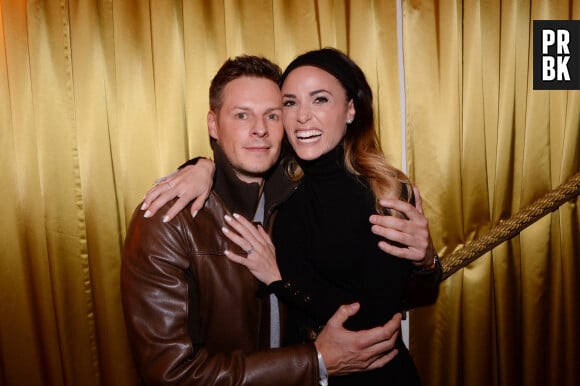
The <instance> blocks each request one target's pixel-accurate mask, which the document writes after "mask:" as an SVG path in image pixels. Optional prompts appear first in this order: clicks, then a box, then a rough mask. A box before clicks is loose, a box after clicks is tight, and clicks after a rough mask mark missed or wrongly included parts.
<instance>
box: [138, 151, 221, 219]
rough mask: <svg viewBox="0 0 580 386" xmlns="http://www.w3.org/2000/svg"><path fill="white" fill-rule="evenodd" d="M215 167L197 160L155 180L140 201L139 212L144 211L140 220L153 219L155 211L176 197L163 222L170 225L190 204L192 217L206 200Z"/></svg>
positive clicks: (207, 161) (206, 160)
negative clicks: (141, 201)
mask: <svg viewBox="0 0 580 386" xmlns="http://www.w3.org/2000/svg"><path fill="white" fill-rule="evenodd" d="M214 171H215V165H214V163H213V161H210V160H208V159H205V158H201V159H200V160H199V161H197V163H196V164H195V165H188V166H186V167H184V168H182V169H180V170H177V171H175V172H173V173H171V174H169V175H167V176H165V177H161V178H158V179H157V180H156V181H155V186H153V187H152V188H151V189H149V191H148V192H147V194H145V198H144V199H143V205H141V210H145V214H144V217H151V216H153V215H154V214H155V213H156V212H157V211H158V210H159V208H161V207H162V206H163V205H165V204H166V203H168V202H169V201H171V200H173V199H174V198H175V197H179V199H178V200H177V201H175V203H174V204H173V205H172V206H171V208H169V210H168V211H167V213H166V214H165V216H164V217H163V222H167V221H170V220H171V219H172V218H173V217H175V215H177V213H179V212H180V211H181V210H182V209H183V208H185V207H186V206H187V204H189V203H190V202H191V201H193V200H194V199H195V201H194V202H193V204H191V215H192V216H193V217H195V216H196V215H197V212H198V211H199V210H200V209H201V208H202V207H203V205H204V203H205V201H206V200H207V198H208V197H209V193H210V192H211V187H212V184H213V173H214Z"/></svg>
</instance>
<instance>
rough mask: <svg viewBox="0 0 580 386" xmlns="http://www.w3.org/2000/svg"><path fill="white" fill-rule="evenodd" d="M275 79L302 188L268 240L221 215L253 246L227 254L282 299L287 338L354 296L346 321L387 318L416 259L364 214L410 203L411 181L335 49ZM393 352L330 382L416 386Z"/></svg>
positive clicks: (399, 303) (355, 70)
mask: <svg viewBox="0 0 580 386" xmlns="http://www.w3.org/2000/svg"><path fill="white" fill-rule="evenodd" d="M280 85H281V90H282V98H283V100H282V103H283V122H284V128H285V131H286V139H287V140H288V142H289V143H290V145H291V147H292V149H293V151H294V157H292V158H290V159H289V160H287V161H286V162H288V167H287V170H288V173H289V174H290V176H291V177H292V178H293V179H295V180H299V181H300V184H299V186H298V188H297V189H296V191H295V192H294V193H293V194H292V196H291V197H290V198H289V199H288V200H287V201H286V202H285V203H283V204H282V205H281V206H280V208H279V213H278V216H277V217H276V221H275V223H274V228H273V232H272V238H273V245H272V243H271V242H270V239H269V237H268V235H267V233H266V232H265V231H264V230H263V229H261V228H255V227H254V226H253V225H252V224H251V223H250V222H248V221H247V220H245V219H243V218H241V217H240V216H236V218H231V217H230V218H226V220H228V222H229V224H230V225H231V226H232V228H233V229H235V230H236V232H237V233H238V234H239V236H238V235H236V234H235V233H234V232H231V231H229V230H228V229H225V230H224V233H225V234H226V235H228V236H229V237H230V238H231V239H232V241H234V242H236V243H237V244H238V245H240V247H242V248H243V249H244V250H247V251H250V252H249V253H248V255H247V256H239V255H236V254H233V253H232V252H227V256H228V257H229V258H230V259H232V260H234V261H236V262H238V263H240V264H243V265H245V266H247V267H248V268H249V269H250V270H251V271H252V273H253V274H254V275H255V276H256V277H257V278H258V279H260V280H261V281H262V282H264V283H265V284H267V285H268V290H269V291H270V292H273V293H275V294H276V295H277V297H278V298H279V299H281V300H283V301H284V303H286V304H287V305H288V315H287V330H288V331H287V339H288V340H287V341H286V342H285V343H286V344H295V343H300V342H305V341H309V340H313V339H315V337H316V334H317V332H318V331H320V328H321V327H322V326H323V325H324V324H325V323H326V321H327V320H328V318H329V317H330V316H331V315H332V314H333V311H334V310H336V308H337V307H338V306H340V305H341V304H346V303H352V302H355V301H356V302H359V303H360V305H361V308H360V311H359V312H358V313H357V314H356V315H355V316H354V317H353V318H351V319H349V321H348V322H347V325H346V327H348V328H350V329H352V330H360V329H366V328H370V327H373V326H376V325H380V324H382V323H385V322H386V321H387V320H389V319H390V318H391V317H392V316H393V315H394V314H395V313H397V312H400V311H402V310H403V307H404V301H405V299H404V296H405V290H406V288H407V283H408V282H409V278H410V275H411V273H412V271H413V264H412V263H411V262H410V261H408V260H404V259H399V258H396V257H393V256H385V255H384V253H383V252H382V251H381V250H380V249H379V248H378V247H377V244H378V243H379V241H380V240H379V237H378V236H376V235H374V234H373V233H371V232H370V230H369V226H368V218H369V216H371V215H372V214H373V213H376V212H381V210H382V208H381V206H380V205H379V199H378V198H379V197H390V198H400V199H401V200H404V201H410V200H412V197H413V195H412V188H411V185H410V184H409V181H408V179H407V178H406V177H405V176H404V175H403V174H402V173H401V172H400V171H398V170H397V169H395V168H393V167H391V166H390V165H388V164H387V163H386V161H385V159H384V157H383V154H382V152H381V151H380V148H379V145H378V140H377V135H376V132H375V128H374V121H373V109H372V92H371V89H370V87H369V85H368V83H367V81H366V79H365V76H364V74H363V72H362V71H361V69H360V68H359V67H358V66H357V65H356V64H355V63H354V62H353V61H352V60H351V59H350V58H348V57H347V56H346V55H344V54H342V53H341V52H339V51H337V50H334V49H322V50H317V51H311V52H308V53H306V54H303V55H301V56H299V57H297V58H296V59H295V60H294V61H293V62H292V63H290V65H289V66H288V68H287V69H286V71H285V72H284V74H283V75H282V78H281V80H280ZM345 203H348V204H347V205H345ZM392 215H393V216H396V217H399V218H404V215H403V214H402V213H398V212H396V211H393V212H392ZM240 236H241V237H240ZM274 246H275V248H274ZM276 262H277V265H276ZM278 267H279V270H278ZM397 348H398V350H399V354H398V355H397V356H396V357H395V359H393V360H392V361H391V362H390V363H388V364H387V365H386V366H385V367H383V368H381V369H377V370H372V371H368V372H365V373H359V374H353V375H348V376H343V377H334V378H331V379H330V384H331V385H419V384H420V381H419V377H418V374H417V371H416V369H415V366H414V364H413V361H412V359H411V357H410V355H409V353H408V351H407V349H406V347H405V346H404V344H403V342H402V340H401V339H399V342H398V344H397Z"/></svg>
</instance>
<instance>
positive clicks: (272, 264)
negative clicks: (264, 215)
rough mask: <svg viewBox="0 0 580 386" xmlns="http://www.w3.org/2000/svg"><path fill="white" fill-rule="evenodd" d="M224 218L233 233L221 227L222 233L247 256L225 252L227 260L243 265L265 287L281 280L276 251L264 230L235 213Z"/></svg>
mask: <svg viewBox="0 0 580 386" xmlns="http://www.w3.org/2000/svg"><path fill="white" fill-rule="evenodd" d="M224 218H225V219H226V221H227V223H228V225H229V226H230V227H231V228H233V229H234V230H235V232H234V231H232V230H231V229H229V228H227V227H223V228H222V232H223V233H224V234H225V235H226V236H227V238H228V239H230V240H231V241H233V242H234V243H236V244H237V245H239V246H240V248H242V249H243V250H244V251H246V254H247V256H246V257H243V256H240V255H237V254H235V253H233V252H232V251H229V250H226V251H225V254H226V256H227V258H228V259H230V260H231V261H233V262H236V263H238V264H242V265H244V266H245V267H246V268H248V269H249V270H250V272H251V273H252V274H253V275H254V276H255V277H256V278H257V279H258V280H260V281H261V282H262V283H264V284H266V285H269V284H270V283H272V282H274V281H277V280H282V276H281V275H280V270H279V269H278V264H277V263H276V249H275V248H274V244H273V243H272V240H270V236H269V235H268V233H266V231H265V230H264V228H262V226H261V225H258V226H256V225H254V224H252V223H251V222H249V221H248V220H246V219H245V218H244V217H242V216H240V215H238V214H236V213H234V214H233V217H230V216H228V215H226V216H225V217H224ZM236 232H237V233H236Z"/></svg>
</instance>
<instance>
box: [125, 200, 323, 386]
mask: <svg viewBox="0 0 580 386" xmlns="http://www.w3.org/2000/svg"><path fill="white" fill-rule="evenodd" d="M162 211H163V208H162V209H161V211H160V212H162ZM185 212H187V210H184V211H183V212H182V213H181V214H179V215H178V216H177V217H176V218H175V219H174V220H173V221H171V222H169V223H162V221H161V218H162V215H160V214H158V215H156V216H154V217H152V218H149V219H145V218H143V215H142V212H141V211H140V210H139V209H136V210H135V213H134V214H133V219H132V221H131V225H130V227H129V230H128V233H127V238H126V241H125V249H124V256H123V261H122V268H121V291H122V292H121V295H122V301H123V308H124V312H125V321H126V326H127V331H128V335H129V339H130V343H131V347H132V350H133V354H134V358H135V362H136V365H137V369H138V372H139V374H140V375H141V377H142V379H143V381H144V383H145V384H147V385H228V386H231V385H258V386H259V385H264V386H265V385H288V386H290V385H317V384H318V362H317V357H316V349H315V347H314V345H313V344H309V345H297V346H292V347H284V348H280V349H272V350H262V351H254V352H244V351H242V350H232V351H230V352H211V351H210V350H208V348H207V347H206V346H205V345H204V339H203V333H202V332H201V327H200V315H199V312H198V309H196V307H195V304H196V301H197V303H199V298H200V297H201V296H203V294H193V295H194V296H193V299H194V300H193V302H192V300H191V299H192V293H188V291H192V288H191V286H190V285H188V281H189V282H190V281H191V280H192V279H191V275H190V277H188V272H189V270H188V268H189V265H190V261H189V257H188V256H189V255H188V254H189V253H190V249H191V248H190V244H191V243H190V241H189V240H188V238H187V237H186V235H184V227H185V225H186V223H185V221H186V220H185V217H184V216H188V214H187V213H186V214H185V215H184V214H183V213H185ZM196 296H197V298H196ZM223 296H227V294H224V295H223ZM231 317H232V318H236V315H231Z"/></svg>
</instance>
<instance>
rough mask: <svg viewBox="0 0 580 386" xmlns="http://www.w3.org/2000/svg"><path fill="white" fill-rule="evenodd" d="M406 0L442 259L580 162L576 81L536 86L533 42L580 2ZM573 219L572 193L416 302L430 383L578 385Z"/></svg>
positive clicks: (414, 136)
mask: <svg viewBox="0 0 580 386" xmlns="http://www.w3.org/2000/svg"><path fill="white" fill-rule="evenodd" d="M404 5H405V6H404V12H405V13H404V17H403V23H404V24H403V28H404V33H405V46H404V57H405V74H406V84H407V113H408V118H407V122H408V128H407V129H408V133H409V134H408V135H409V138H410V140H409V141H408V147H409V148H408V152H409V160H408V162H409V164H410V165H411V167H410V169H409V170H410V171H411V175H412V176H413V177H414V179H415V180H416V181H418V183H419V186H420V187H422V192H423V195H425V196H426V197H427V199H426V209H425V210H426V212H427V213H428V217H429V218H430V224H431V229H432V231H433V235H434V238H435V244H436V246H438V247H439V248H440V252H441V253H442V255H443V261H444V256H445V255H446V254H448V253H450V252H452V251H454V250H456V249H460V248H461V247H462V246H463V245H465V244H466V243H468V242H470V241H472V240H475V239H477V238H478V237H479V236H481V235H482V234H484V233H486V232H488V231H489V230H490V229H491V228H492V227H494V226H495V225H497V224H498V223H499V222H501V221H502V220H506V219H508V218H509V217H510V216H511V215H513V214H515V213H516V212H517V211H518V210H519V209H520V208H522V207H524V206H526V205H528V204H530V203H532V202H533V201H534V200H535V199H537V198H539V197H541V196H542V195H543V194H545V193H546V192H548V191H550V190H552V189H554V188H556V187H557V186H558V185H560V184H561V183H563V182H564V181H565V180H566V179H567V178H568V177H570V176H572V175H573V174H575V173H576V172H577V171H578V170H579V166H580V159H579V149H580V138H579V135H578V131H579V129H578V128H579V127H580V125H579V121H578V119H579V117H580V104H579V103H577V102H578V96H579V91H535V90H533V88H532V84H533V82H532V79H533V78H532V76H533V73H532V71H533V69H532V63H533V52H532V51H531V47H532V40H531V39H532V27H533V20H536V19H556V20H558V19H564V20H567V19H578V12H580V9H579V8H580V7H578V4H575V3H574V2H573V1H557V2H549V1H531V2H521V1H508V2H462V1H455V2H441V3H435V4H434V3H433V2H429V1H411V2H405V3H404ZM444 21H445V22H444ZM416 47H422V49H421V50H418V49H416ZM574 102H576V103H574ZM425 155H427V156H425ZM433 214H434V215H433ZM579 216H580V214H579V212H578V200H577V199H576V200H574V202H569V203H566V204H564V205H563V206H562V207H561V208H560V209H558V210H557V211H555V212H553V213H552V214H549V215H547V216H545V217H544V218H542V219H541V220H539V221H538V222H536V223H534V224H532V225H531V226H530V227H529V228H527V229H525V230H524V231H522V232H521V234H520V235H519V236H517V237H515V238H514V239H512V240H509V241H507V242H505V243H503V244H501V245H499V246H498V247H496V248H495V249H493V250H492V251H490V252H488V253H485V254H484V255H483V256H482V257H480V258H479V259H478V260H477V261H475V262H474V263H472V264H470V265H469V266H468V267H466V268H465V269H463V270H461V271H459V272H458V273H456V274H455V275H453V276H451V277H450V278H449V279H448V280H447V281H445V282H444V283H443V285H442V287H441V292H440V296H439V298H438V300H437V303H436V304H435V305H433V306H430V307H427V308H424V309H419V310H416V311H413V312H412V313H411V317H410V321H411V342H410V344H411V349H412V352H413V354H414V356H415V358H416V361H417V364H418V367H419V368H420V369H421V373H422V375H423V379H424V381H425V384H426V385H450V386H452V385H470V386H471V385H482V386H483V385H506V384H509V385H526V386H528V385H532V386H533V385H538V386H539V385H556V384H562V385H573V384H576V383H577V381H578V377H577V375H576V374H574V370H573V368H574V366H573V365H572V363H573V362H574V361H577V360H578V358H579V355H580V352H579V350H578V347H579V343H580V334H579V333H578V332H577V331H574V329H573V328H572V326H573V325H578V323H579V320H578V311H577V308H578V307H577V306H574V305H572V303H571V299H572V298H575V299H577V298H578V295H580V285H579V284H578V280H576V279H575V278H576V277H578V274H580V267H579V264H578V257H579V256H578V253H579V252H578V251H579V249H578V247H579V246H578V239H579V237H578V235H580V233H579V232H578V223H579V220H580V217H579Z"/></svg>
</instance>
